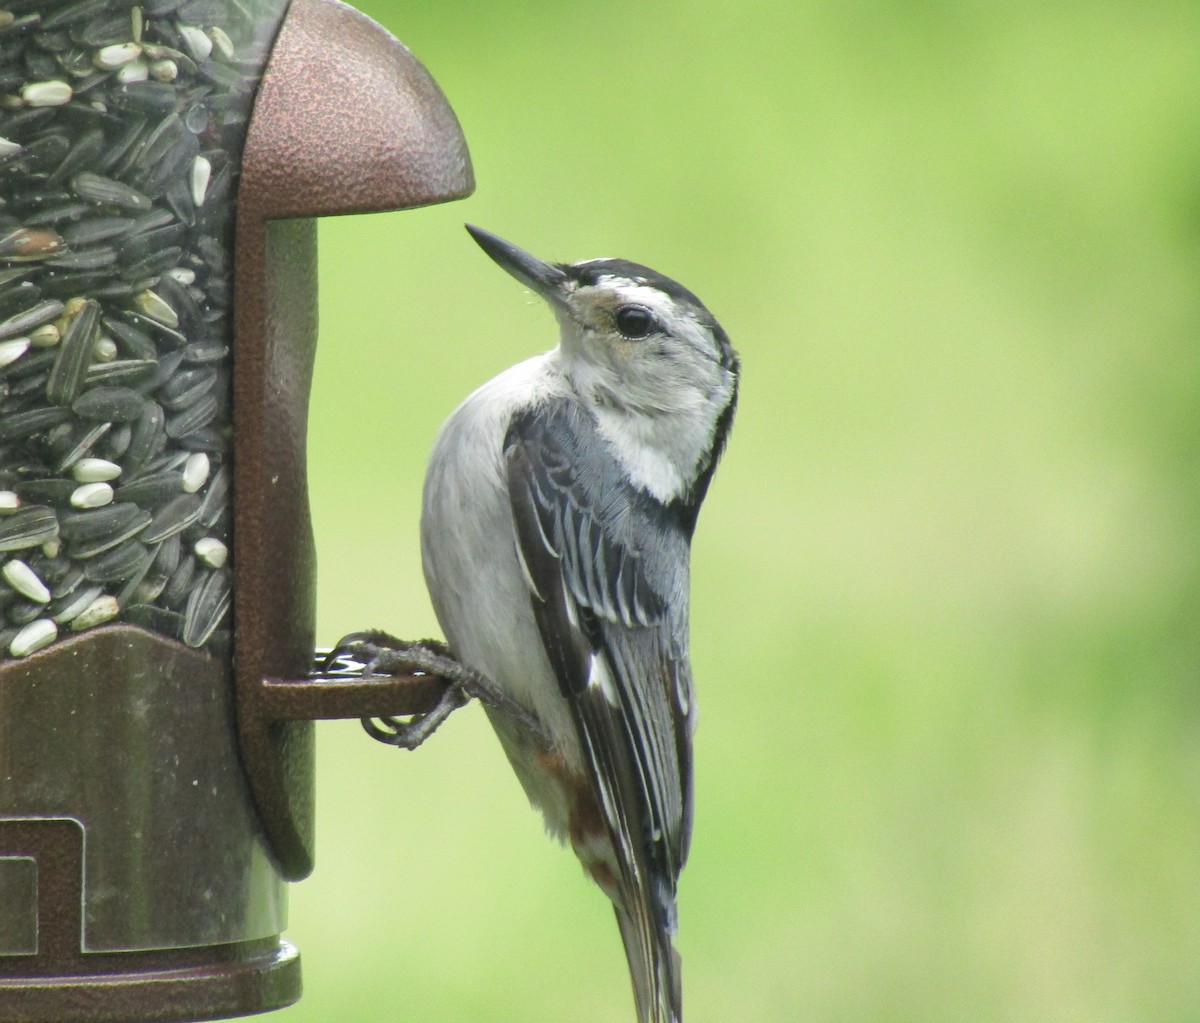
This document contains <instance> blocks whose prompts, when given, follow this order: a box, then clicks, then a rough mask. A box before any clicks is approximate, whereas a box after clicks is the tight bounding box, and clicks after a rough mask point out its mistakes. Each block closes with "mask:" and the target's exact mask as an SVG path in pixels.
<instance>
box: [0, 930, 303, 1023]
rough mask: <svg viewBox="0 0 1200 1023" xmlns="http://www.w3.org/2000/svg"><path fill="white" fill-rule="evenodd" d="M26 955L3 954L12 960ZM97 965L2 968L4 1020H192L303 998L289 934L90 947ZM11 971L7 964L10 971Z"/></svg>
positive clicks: (0, 1015)
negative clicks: (117, 948)
mask: <svg viewBox="0 0 1200 1023" xmlns="http://www.w3.org/2000/svg"><path fill="white" fill-rule="evenodd" d="M19 958H20V957H11V958H10V957H0V964H3V965H4V966H6V967H8V968H11V967H12V965H14V963H15V961H18V960H19ZM93 958H94V959H95V964H94V972H88V973H79V974H74V973H72V974H70V975H62V974H60V975H56V976H26V977H17V976H11V975H9V976H4V975H3V974H0V1023H137V1021H155V1023H185V1021H192V1020H209V1019H227V1018H229V1017H232V1016H248V1015H250V1014H252V1013H257V1012H268V1011H270V1010H272V1009H282V1008H284V1007H285V1006H288V1005H291V1004H292V1003H293V1002H296V1001H297V1000H298V999H299V998H300V953H299V952H298V951H297V950H296V948H295V947H294V946H292V945H290V944H288V942H286V941H282V940H279V939H269V940H265V941H254V942H246V943H243V944H238V945H222V946H215V947H209V948H192V949H176V950H171V951H163V952H127V953H99V954H97V955H95V956H94V957H93V956H89V955H83V956H82V957H81V960H80V961H79V963H78V964H73V965H78V966H80V967H81V968H84V969H86V968H87V967H88V966H89V965H90V964H89V960H91V959H93ZM5 972H7V970H6V971H5Z"/></svg>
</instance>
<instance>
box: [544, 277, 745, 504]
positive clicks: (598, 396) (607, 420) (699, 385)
mask: <svg viewBox="0 0 1200 1023" xmlns="http://www.w3.org/2000/svg"><path fill="white" fill-rule="evenodd" d="M555 309H556V312H557V314H558V318H559V322H560V324H561V326H562V346H561V351H562V358H563V370H564V372H565V373H566V374H567V375H568V376H569V377H570V378H571V380H572V383H573V384H574V387H575V389H576V391H577V392H578V393H579V394H580V395H581V396H583V397H585V398H586V399H588V400H589V401H590V403H591V404H592V405H593V407H594V408H595V410H596V414H597V418H598V420H599V421H600V424H601V432H602V433H603V434H604V435H605V437H606V439H608V441H609V443H610V444H611V445H612V447H613V451H614V454H616V456H617V457H618V459H619V460H620V461H621V462H622V463H623V465H624V466H625V468H626V469H627V470H628V471H629V473H630V475H631V477H632V478H633V479H634V480H635V482H637V483H638V484H639V485H640V486H642V487H643V488H644V489H646V490H648V491H649V492H650V493H652V494H654V495H655V496H656V497H658V498H659V499H660V500H664V501H669V500H671V499H672V498H674V497H677V496H679V495H680V494H681V493H682V492H683V491H684V490H686V489H687V487H688V486H690V485H691V483H692V482H693V481H694V480H695V478H696V474H697V472H698V469H697V466H698V464H699V463H700V462H701V460H702V459H703V457H704V456H705V455H706V454H707V453H708V452H709V451H710V450H711V447H712V443H713V435H714V431H715V428H716V424H717V420H718V418H719V417H720V415H721V413H722V412H723V411H724V410H725V408H726V407H727V406H728V404H729V402H730V400H731V397H732V395H733V389H734V386H735V379H734V375H733V372H732V371H731V370H730V369H729V368H727V366H725V365H723V364H722V361H721V358H722V353H721V350H720V347H719V346H718V343H717V341H716V339H715V338H714V337H713V332H712V330H711V328H710V327H709V325H708V324H707V323H706V322H705V318H704V314H703V313H702V312H700V311H698V310H697V309H696V308H695V307H694V306H693V305H692V304H691V303H690V302H685V301H681V300H679V299H676V298H674V297H672V296H671V295H668V294H666V293H664V292H662V291H660V290H659V289H657V288H655V287H652V286H650V285H647V284H643V283H640V282H638V281H635V280H631V279H629V278H624V277H616V276H602V277H599V278H598V279H597V282H596V283H595V284H586V285H579V286H576V287H575V289H574V290H573V291H572V292H571V293H570V295H569V297H568V298H567V301H566V303H565V305H556V306H555Z"/></svg>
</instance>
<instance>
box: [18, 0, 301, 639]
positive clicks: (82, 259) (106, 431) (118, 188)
mask: <svg viewBox="0 0 1200 1023" xmlns="http://www.w3.org/2000/svg"><path fill="white" fill-rule="evenodd" d="M4 6H5V7H7V8H10V10H0V637H2V638H0V657H3V656H6V655H7V656H11V657H24V656H27V655H29V654H31V653H34V652H35V651H37V650H40V649H42V648H43V647H45V646H48V645H49V644H51V643H54V642H55V641H56V640H57V639H58V637H59V635H60V630H66V631H67V632H78V631H80V630H84V629H88V628H92V627H94V626H96V625H99V624H101V623H104V622H109V621H114V620H125V621H130V622H135V623H137V624H140V625H142V626H143V627H146V628H150V629H153V630H155V631H158V632H161V633H163V634H165V635H168V636H171V637H172V638H175V639H178V640H182V641H183V642H185V643H187V644H189V645H192V646H204V645H206V644H210V643H212V642H214V639H216V640H219V641H221V642H226V641H227V638H228V630H229V622H228V618H229V607H230V602H231V578H232V577H231V574H230V569H229V566H228V564H227V561H226V559H227V557H228V551H229V523H230V520H231V518H232V516H231V513H230V509H229V481H230V459H229V449H230V429H231V423H230V380H231V373H232V365H231V362H230V355H229V351H230V341H231V336H230V335H231V330H232V309H231V306H230V297H231V294H232V272H233V259H232V255H233V254H232V243H233V236H232V226H233V207H232V197H233V195H234V194H235V185H236V180H237V172H238V168H239V163H240V158H241V148H242V144H243V140H244V135H245V130H246V124H247V121H248V119H249V115H250V105H251V101H252V99H253V96H254V90H255V88H256V87H257V82H258V77H259V75H260V74H261V71H262V66H263V63H264V62H265V58H266V53H267V48H268V45H269V42H270V40H271V39H272V38H273V36H274V32H275V29H276V27H277V25H278V22H279V19H280V17H281V16H282V13H283V9H284V0H257V2H254V3H247V2H245V0H144V2H143V3H141V4H137V3H135V2H134V0H41V2H39V3H38V4H36V5H34V4H31V3H30V2H29V0H14V2H12V3H11V4H5V5H4Z"/></svg>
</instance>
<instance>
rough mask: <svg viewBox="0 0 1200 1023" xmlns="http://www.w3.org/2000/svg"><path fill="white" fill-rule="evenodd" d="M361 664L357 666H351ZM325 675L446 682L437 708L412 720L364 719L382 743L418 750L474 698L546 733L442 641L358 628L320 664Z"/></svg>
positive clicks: (372, 734)
mask: <svg viewBox="0 0 1200 1023" xmlns="http://www.w3.org/2000/svg"><path fill="white" fill-rule="evenodd" d="M351 665H355V666H357V670H355V669H353V668H351ZM318 670H319V672H320V673H322V674H330V675H332V674H338V675H341V676H343V677H344V676H345V675H346V674H349V673H354V674H357V675H359V676H360V677H362V678H372V677H379V676H389V675H399V674H419V675H428V676H431V677H433V678H438V679H441V680H442V681H443V682H445V683H446V691H445V692H444V693H443V694H442V696H441V698H440V699H439V700H438V703H437V706H435V707H434V708H433V710H431V711H427V712H426V713H424V714H414V715H413V716H411V717H409V718H399V717H378V718H363V719H362V724H363V728H364V729H365V730H366V732H367V734H368V735H370V736H371V737H372V738H373V739H377V740H378V741H379V742H383V743H387V744H388V745H389V746H399V747H400V748H401V749H416V748H417V747H418V746H420V745H421V744H422V743H423V742H424V741H425V740H426V739H428V738H429V736H431V735H432V734H433V733H434V732H435V731H437V729H438V727H439V726H440V725H441V724H442V722H443V721H445V720H446V718H448V717H449V716H450V715H451V714H453V713H454V711H456V710H458V708H459V707H462V706H464V705H465V704H466V703H468V702H469V701H470V700H471V699H472V698H474V699H478V700H480V701H481V702H483V703H485V704H487V706H489V707H491V708H493V709H495V710H498V711H500V712H501V713H503V714H506V715H508V716H511V717H514V718H516V719H517V720H518V721H520V722H521V723H522V724H523V725H524V726H525V727H526V728H528V729H529V730H531V731H532V732H533V733H534V734H541V727H540V724H539V722H538V721H537V720H536V719H535V718H534V717H533V715H531V714H530V713H529V712H528V711H526V710H525V709H524V708H523V707H521V706H519V705H518V704H515V703H513V701H512V700H511V699H509V698H508V697H507V696H505V695H504V693H503V692H502V691H501V690H500V689H499V688H498V687H497V686H496V684H495V683H494V682H492V680H491V679H489V678H487V677H486V676H484V675H481V674H479V672H477V671H474V670H472V669H471V668H468V667H467V666H466V665H465V664H463V663H462V662H460V661H458V660H457V659H456V658H455V657H454V656H453V654H451V653H450V648H449V647H448V646H446V644H445V643H442V642H440V641H438V640H436V639H422V640H419V641H417V642H415V643H408V642H405V641H404V640H402V639H397V638H396V637H395V636H392V635H390V634H389V633H386V632H383V631H382V630H379V629H370V630H367V631H365V632H352V633H350V634H349V635H348V636H343V637H342V639H341V640H340V641H339V642H338V644H337V645H336V646H335V647H334V648H333V649H332V650H331V651H330V652H329V653H328V654H327V655H326V656H325V657H324V659H323V660H322V661H321V663H320V665H319V669H318Z"/></svg>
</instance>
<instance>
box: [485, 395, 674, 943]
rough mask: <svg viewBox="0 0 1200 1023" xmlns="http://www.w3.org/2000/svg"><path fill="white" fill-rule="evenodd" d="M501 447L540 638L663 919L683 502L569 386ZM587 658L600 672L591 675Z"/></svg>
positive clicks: (649, 898) (644, 890) (626, 857)
mask: <svg viewBox="0 0 1200 1023" xmlns="http://www.w3.org/2000/svg"><path fill="white" fill-rule="evenodd" d="M505 455H506V460H507V471H508V485H509V491H510V497H511V501H512V508H513V514H514V517H515V520H516V530H517V545H518V548H519V553H520V556H521V558H522V560H523V563H524V564H525V565H526V566H527V568H528V570H529V574H530V577H531V580H532V582H533V584H534V585H533V590H532V594H531V598H532V600H533V606H534V611H535V615H536V617H537V621H538V627H539V631H540V634H541V637H542V641H543V643H544V644H545V647H546V650H547V654H548V655H549V658H550V662H551V664H552V666H553V667H554V671H555V674H556V676H557V678H558V681H559V685H560V687H561V689H562V692H563V695H564V696H565V697H566V698H567V700H568V702H569V704H570V706H571V709H572V714H573V717H574V720H575V723H576V727H577V730H578V732H579V737H580V742H581V745H582V747H583V750H584V753H585V759H586V761H587V764H588V769H589V772H590V773H591V776H592V781H593V784H594V787H595V788H596V790H597V795H598V799H599V802H600V805H601V807H602V809H603V812H604V815H605V820H606V824H607V827H608V830H609V837H610V839H611V841H612V844H613V847H614V850H615V851H616V852H617V855H618V858H619V859H620V860H621V861H622V869H623V872H624V873H626V874H627V876H626V878H625V884H626V886H628V887H629V888H630V889H631V894H632V891H634V890H636V892H638V893H640V894H639V898H641V899H642V900H643V901H644V902H645V903H646V904H647V906H648V907H651V910H652V911H651V916H652V918H653V921H654V925H655V928H656V929H658V928H660V927H662V926H665V924H664V921H665V919H666V918H667V917H669V916H671V915H672V914H673V906H668V905H667V903H670V902H673V896H674V892H675V886H676V881H677V879H678V875H679V871H680V870H681V869H682V867H683V863H684V860H685V858H686V854H687V846H688V837H689V833H690V830H691V733H692V729H693V724H694V716H693V714H694V708H693V707H692V701H691V700H690V699H689V700H688V701H687V702H686V704H685V703H683V702H681V700H680V699H679V694H680V692H681V691H685V692H687V691H690V669H689V667H688V663H687V590H688V553H689V550H688V548H689V540H690V537H689V532H688V530H686V529H685V528H684V526H683V525H682V524H681V522H682V519H681V512H680V510H679V509H672V508H668V507H666V506H664V505H662V504H661V503H659V502H658V501H656V500H655V499H654V498H652V497H650V496H649V495H648V494H646V493H644V492H642V491H639V490H637V489H635V488H634V487H632V486H631V485H630V484H629V483H628V481H627V480H626V479H625V477H624V474H623V473H622V472H621V471H620V468H619V466H618V465H617V464H616V462H615V460H614V459H612V457H611V456H610V455H608V454H607V448H606V446H605V443H604V441H603V440H602V439H601V438H600V437H599V435H598V434H597V433H596V430H595V427H594V425H593V424H592V421H591V419H590V418H589V416H588V415H587V414H586V413H585V412H584V411H582V410H581V409H580V408H579V407H578V406H577V405H575V404H573V403H571V402H570V401H569V400H566V399H564V400H562V401H561V402H558V403H547V404H546V405H543V406H540V407H539V408H537V409H535V410H532V411H527V412H523V413H520V414H518V415H517V416H515V417H514V419H513V421H512V423H511V425H510V427H509V430H508V435H507V437H506V439H505ZM593 658H598V659H599V661H600V662H601V665H602V671H603V673H604V678H605V680H606V682H607V684H606V685H599V684H597V685H591V686H589V685H588V680H589V678H592V677H594V676H595V671H594V669H593V667H592V659H593ZM681 678H683V679H686V680H688V682H687V684H686V685H685V686H684V687H683V689H682V690H681V687H680V685H679V679H681ZM606 691H607V694H606Z"/></svg>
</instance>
